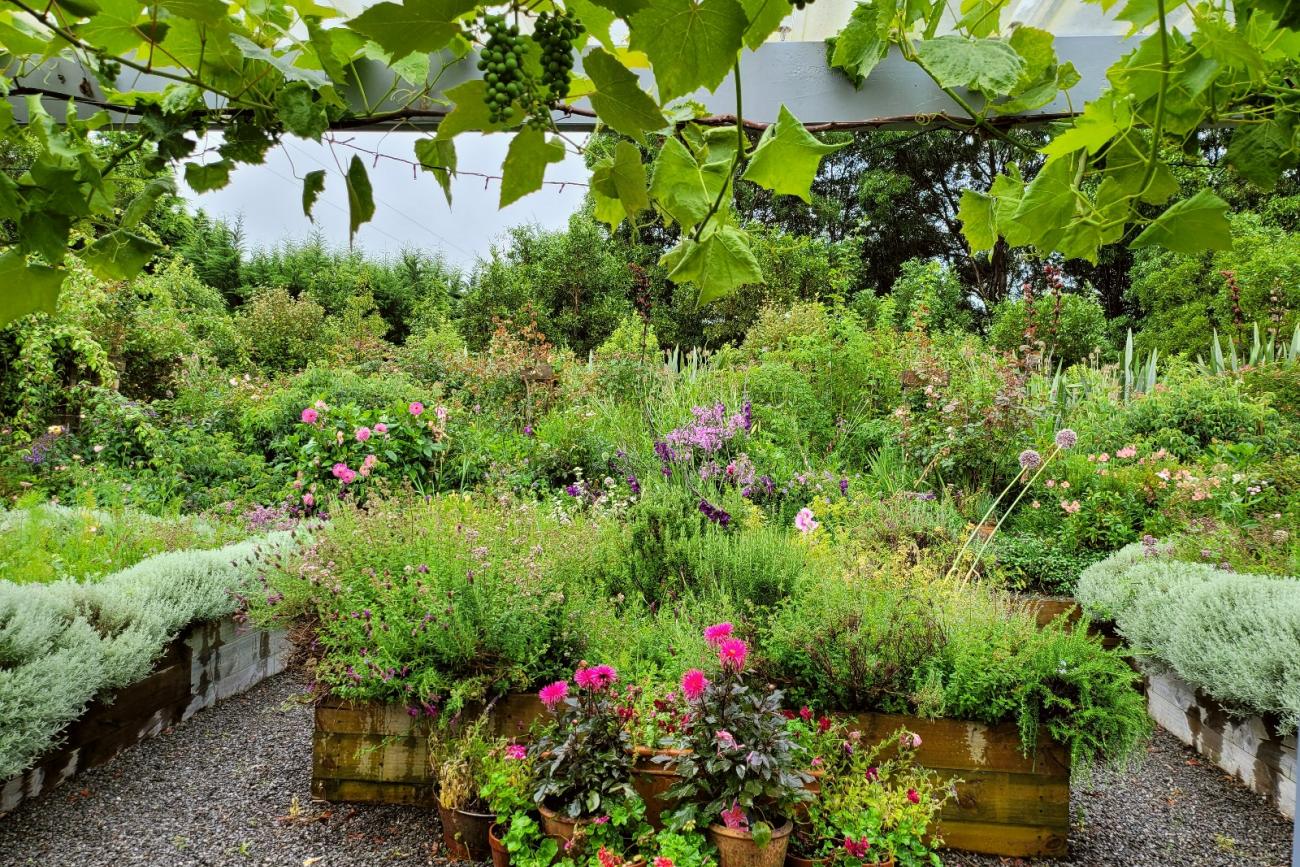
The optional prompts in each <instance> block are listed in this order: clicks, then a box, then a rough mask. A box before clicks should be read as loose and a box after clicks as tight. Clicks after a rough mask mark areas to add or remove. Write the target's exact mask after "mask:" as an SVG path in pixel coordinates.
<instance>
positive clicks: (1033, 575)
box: [991, 532, 1103, 596]
mask: <svg viewBox="0 0 1300 867" xmlns="http://www.w3.org/2000/svg"><path fill="white" fill-rule="evenodd" d="M992 553H993V562H992V564H991V569H992V573H993V575H994V576H996V577H997V578H998V580H1000V581H1001V582H1002V583H1003V584H1004V585H1006V586H1007V587H1010V588H1012V589H1014V590H1030V591H1033V592H1036V593H1046V594H1049V595H1063V596H1069V595H1072V594H1073V592H1074V585H1075V584H1076V583H1077V582H1078V580H1079V573H1081V572H1082V571H1083V570H1084V569H1086V568H1088V567H1089V566H1091V565H1092V564H1093V563H1095V562H1097V560H1099V559H1100V558H1101V557H1102V556H1103V555H1102V554H1101V553H1099V552H1095V551H1091V550H1082V551H1080V550H1078V548H1077V547H1076V546H1075V545H1072V544H1069V543H1068V542H1064V541H1063V540H1061V539H1059V538H1052V537H1050V536H1048V537H1044V536H1037V535H1033V534H1030V533H1006V532H1002V533H999V534H998V536H997V538H996V542H995V544H994V546H993V549H992Z"/></svg>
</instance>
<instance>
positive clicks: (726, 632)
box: [704, 623, 734, 647]
mask: <svg viewBox="0 0 1300 867" xmlns="http://www.w3.org/2000/svg"><path fill="white" fill-rule="evenodd" d="M733 628H734V627H732V625H731V624H730V623H715V624H714V625H713V626H706V627H705V628H704V640H705V641H707V642H708V643H709V644H712V645H713V646H714V647H718V646H720V645H721V644H722V642H723V641H725V640H726V639H728V638H730V637H731V633H732V630H733Z"/></svg>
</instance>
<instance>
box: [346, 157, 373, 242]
mask: <svg viewBox="0 0 1300 867" xmlns="http://www.w3.org/2000/svg"><path fill="white" fill-rule="evenodd" d="M346 180H347V187H348V243H349V244H351V243H352V238H353V237H354V236H355V235H356V234H357V229H360V228H361V226H362V225H363V224H365V223H368V222H370V219H371V218H372V217H374V215H375V195H374V191H373V190H372V189H371V188H370V176H369V175H368V174H366V167H365V164H363V163H362V162H361V158H360V157H359V156H356V155H353V157H352V162H350V163H348V173H347V176H346Z"/></svg>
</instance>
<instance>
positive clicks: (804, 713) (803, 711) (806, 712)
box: [799, 705, 812, 722]
mask: <svg viewBox="0 0 1300 867" xmlns="http://www.w3.org/2000/svg"><path fill="white" fill-rule="evenodd" d="M799 719H801V720H803V721H804V722H808V721H809V720H810V719H812V708H810V707H808V705H804V706H803V707H801V708H799Z"/></svg>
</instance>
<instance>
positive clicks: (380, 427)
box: [375, 421, 388, 434]
mask: <svg viewBox="0 0 1300 867" xmlns="http://www.w3.org/2000/svg"><path fill="white" fill-rule="evenodd" d="M375 433H377V434H386V433H388V425H386V424H384V423H383V422H382V421H381V422H380V423H379V424H377V425H375Z"/></svg>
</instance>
